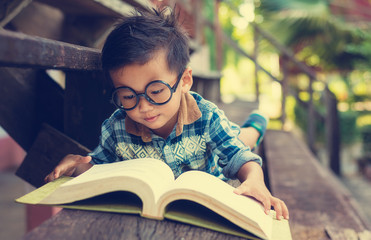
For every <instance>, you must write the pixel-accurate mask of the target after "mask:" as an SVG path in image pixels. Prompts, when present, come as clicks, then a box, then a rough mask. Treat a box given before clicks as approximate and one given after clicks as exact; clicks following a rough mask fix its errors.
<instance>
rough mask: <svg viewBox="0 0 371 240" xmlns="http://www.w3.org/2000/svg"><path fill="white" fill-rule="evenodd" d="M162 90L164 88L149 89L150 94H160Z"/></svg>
mask: <svg viewBox="0 0 371 240" xmlns="http://www.w3.org/2000/svg"><path fill="white" fill-rule="evenodd" d="M163 91H164V88H161V89H157V90H153V91H151V95H155V94H160V93H162V92H163Z"/></svg>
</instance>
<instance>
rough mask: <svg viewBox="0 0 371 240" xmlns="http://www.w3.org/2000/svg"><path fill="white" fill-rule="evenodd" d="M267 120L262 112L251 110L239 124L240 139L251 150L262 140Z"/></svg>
mask: <svg viewBox="0 0 371 240" xmlns="http://www.w3.org/2000/svg"><path fill="white" fill-rule="evenodd" d="M268 121H269V118H268V117H266V116H265V115H264V114H263V113H261V112H259V111H257V110H255V111H253V112H252V113H251V114H250V115H249V117H248V118H247V120H246V121H245V123H244V124H243V125H242V126H241V133H240V135H239V138H240V140H241V141H242V142H243V143H244V144H245V145H246V146H249V147H250V148H251V149H252V150H253V149H255V148H256V147H257V146H258V145H259V144H260V142H261V141H262V140H263V137H264V134H265V131H266V129H267V125H268Z"/></svg>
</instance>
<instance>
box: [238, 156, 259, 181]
mask: <svg viewBox="0 0 371 240" xmlns="http://www.w3.org/2000/svg"><path fill="white" fill-rule="evenodd" d="M237 178H238V180H240V182H241V183H242V182H244V181H245V180H246V179H247V178H254V179H259V180H262V181H264V175H263V170H262V168H261V166H260V165H259V164H258V163H256V162H254V161H250V162H247V163H245V164H244V165H242V167H241V168H240V170H239V171H238V173H237Z"/></svg>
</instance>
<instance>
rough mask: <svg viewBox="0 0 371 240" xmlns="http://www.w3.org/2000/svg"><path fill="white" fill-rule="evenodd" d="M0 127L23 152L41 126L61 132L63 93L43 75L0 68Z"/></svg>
mask: <svg viewBox="0 0 371 240" xmlns="http://www.w3.org/2000/svg"><path fill="white" fill-rule="evenodd" d="M0 82H1V87H0V103H1V104H0V125H1V126H2V127H3V128H4V129H5V130H6V131H7V133H8V134H9V135H10V136H11V137H12V138H13V139H14V140H15V141H16V142H17V143H18V144H19V145H20V146H21V147H22V148H23V149H24V150H25V151H28V149H29V148H30V147H31V145H32V143H33V142H34V140H35V139H36V136H37V133H38V131H39V129H40V127H41V123H42V122H47V123H49V124H50V125H52V126H54V127H55V128H57V129H59V130H62V128H63V117H62V116H63V90H62V89H61V88H60V87H59V86H58V85H57V83H55V82H54V81H53V80H51V79H50V78H49V77H48V76H47V75H46V73H45V72H42V71H36V70H31V69H15V68H0Z"/></svg>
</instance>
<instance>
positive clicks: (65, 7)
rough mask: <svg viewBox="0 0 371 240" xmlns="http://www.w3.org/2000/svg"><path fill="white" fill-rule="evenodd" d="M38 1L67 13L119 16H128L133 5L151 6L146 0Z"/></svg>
mask: <svg viewBox="0 0 371 240" xmlns="http://www.w3.org/2000/svg"><path fill="white" fill-rule="evenodd" d="M38 1H39V2H42V3H45V4H47V5H50V6H53V7H55V8H58V9H60V10H61V11H63V12H64V13H66V14H68V15H79V16H82V15H84V16H95V17H99V16H100V17H121V16H128V15H130V14H131V13H132V11H133V10H134V7H137V8H141V9H145V8H146V7H151V6H152V4H151V2H150V1H146V0H123V1H121V0H108V1H107V0H94V1H93V0H63V1H61V0H59V1H57V0H38Z"/></svg>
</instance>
